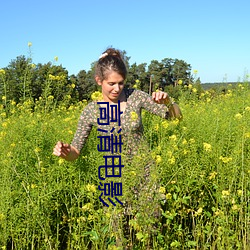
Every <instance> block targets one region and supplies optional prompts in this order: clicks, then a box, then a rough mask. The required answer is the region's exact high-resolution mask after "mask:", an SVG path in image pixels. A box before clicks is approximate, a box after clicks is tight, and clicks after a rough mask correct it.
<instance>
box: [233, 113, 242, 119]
mask: <svg viewBox="0 0 250 250" xmlns="http://www.w3.org/2000/svg"><path fill="white" fill-rule="evenodd" d="M234 117H235V118H236V119H237V120H241V119H242V114H240V113H238V114H236V115H235V116H234Z"/></svg>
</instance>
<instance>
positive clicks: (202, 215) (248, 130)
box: [0, 84, 250, 249]
mask: <svg viewBox="0 0 250 250" xmlns="http://www.w3.org/2000/svg"><path fill="white" fill-rule="evenodd" d="M85 105H86V103H84V102H83V103H82V102H81V103H78V104H77V105H74V106H73V105H72V106H69V107H68V105H67V106H66V105H63V104H61V105H60V107H59V108H55V105H54V103H53V98H51V99H50V100H48V101H47V104H46V109H44V106H43V105H42V104H41V102H39V101H37V103H35V104H34V103H32V102H31V101H29V100H26V101H25V102H24V103H23V104H22V105H16V104H15V102H10V103H9V106H8V112H9V114H10V115H9V116H7V115H6V112H5V109H4V107H3V106H1V110H0V115H1V116H0V117H1V118H0V119H1V125H0V142H1V143H0V151H1V158H0V159H1V168H0V247H2V249H119V248H118V247H117V246H116V245H117V244H116V243H117V239H119V238H122V241H124V242H123V244H124V245H127V246H130V247H131V248H133V249H248V248H249V245H250V238H249V233H250V220H249V215H250V211H249V209H250V206H249V197H250V182H249V177H250V89H249V85H247V84H239V85H238V86H237V88H234V89H229V90H228V91H227V92H226V93H223V94H221V95H217V96H213V95H211V93H210V92H209V91H206V92H204V93H202V94H201V95H200V94H199V95H198V94H197V93H195V92H191V94H186V93H183V94H182V95H181V98H180V100H179V105H180V107H181V109H182V111H183V115H184V119H183V120H182V121H181V122H179V121H176V120H173V121H164V120H162V119H161V118H159V117H156V116H154V115H151V114H149V113H146V112H145V113H144V114H143V121H144V128H145V136H146V138H147V140H148V144H149V145H150V148H151V154H150V155H145V154H141V155H138V156H136V157H135V158H134V159H133V161H132V163H130V164H129V165H127V169H126V170H124V171H125V172H124V181H125V183H126V185H125V184H124V189H125V191H126V193H125V197H127V199H129V202H132V203H136V202H135V201H133V199H134V197H133V195H130V194H129V190H130V188H132V187H133V186H134V185H135V183H136V182H137V181H138V180H139V179H138V178H139V177H140V176H141V174H142V168H143V167H144V163H145V162H146V161H147V160H148V159H149V158H152V159H154V161H155V163H154V165H153V167H152V168H151V182H158V184H159V187H158V189H159V190H158V189H157V191H158V192H159V193H161V195H162V196H164V197H165V199H162V201H159V204H160V208H161V209H160V213H161V214H160V217H156V218H153V219H152V217H151V216H148V214H149V213H150V208H151V207H153V206H152V204H150V202H147V199H144V197H141V198H140V199H141V200H139V201H138V202H140V203H139V204H140V206H141V207H143V208H141V209H140V208H138V210H137V211H133V212H134V214H132V215H131V216H122V208H121V207H119V206H117V207H112V206H110V207H109V208H104V207H103V205H102V204H101V202H100V201H99V198H98V197H99V195H100V191H99V190H98V184H99V181H98V166H100V165H101V164H103V159H102V156H101V154H100V152H98V151H97V148H96V147H97V144H98V141H97V132H96V130H95V129H94V130H93V131H92V133H91V135H90V138H89V140H88V142H87V145H86V146H85V148H84V149H83V151H82V154H81V156H80V158H79V159H78V160H77V161H75V162H73V163H72V162H65V161H64V160H62V159H59V158H57V157H55V156H53V155H52V149H53V147H54V144H55V143H56V141H58V140H62V141H67V142H70V141H71V140H72V137H73V134H74V132H75V129H76V126H77V121H78V118H79V116H80V113H81V110H82V109H83V108H84V106H85ZM48 111H49V112H48ZM124 169H125V168H124ZM145 195H146V193H145ZM125 219H127V220H128V219H129V222H126V221H125ZM125 227H128V228H127V229H126V228H125ZM125 231H127V233H125ZM125 234H126V235H125ZM125 236H126V237H125ZM121 249H122V248H121Z"/></svg>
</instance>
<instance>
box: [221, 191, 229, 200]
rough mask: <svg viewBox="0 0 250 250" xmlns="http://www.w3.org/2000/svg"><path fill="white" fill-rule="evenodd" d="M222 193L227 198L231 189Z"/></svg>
mask: <svg viewBox="0 0 250 250" xmlns="http://www.w3.org/2000/svg"><path fill="white" fill-rule="evenodd" d="M221 194H222V197H223V198H225V197H227V196H229V195H230V191H229V190H222V192H221Z"/></svg>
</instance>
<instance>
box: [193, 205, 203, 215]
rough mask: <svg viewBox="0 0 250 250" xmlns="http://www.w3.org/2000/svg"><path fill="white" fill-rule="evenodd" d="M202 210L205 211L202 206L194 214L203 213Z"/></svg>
mask: <svg viewBox="0 0 250 250" xmlns="http://www.w3.org/2000/svg"><path fill="white" fill-rule="evenodd" d="M202 211H203V208H202V207H200V208H199V209H198V210H197V211H196V212H195V213H194V216H198V215H201V214H202Z"/></svg>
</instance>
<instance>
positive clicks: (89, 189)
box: [86, 184, 96, 193]
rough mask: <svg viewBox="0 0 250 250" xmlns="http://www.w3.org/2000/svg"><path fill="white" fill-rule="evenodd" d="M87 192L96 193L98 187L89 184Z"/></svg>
mask: <svg viewBox="0 0 250 250" xmlns="http://www.w3.org/2000/svg"><path fill="white" fill-rule="evenodd" d="M86 189H87V191H89V192H92V193H95V192H96V186H95V185H92V184H87V186H86Z"/></svg>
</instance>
